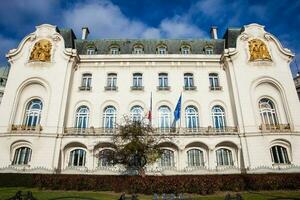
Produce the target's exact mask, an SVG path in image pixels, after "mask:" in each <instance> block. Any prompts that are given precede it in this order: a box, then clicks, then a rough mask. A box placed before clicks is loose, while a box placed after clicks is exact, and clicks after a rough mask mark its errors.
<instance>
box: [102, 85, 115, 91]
mask: <svg viewBox="0 0 300 200" xmlns="http://www.w3.org/2000/svg"><path fill="white" fill-rule="evenodd" d="M104 89H105V90H106V91H117V90H118V87H117V86H105V87H104Z"/></svg>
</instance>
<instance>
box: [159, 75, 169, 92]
mask: <svg viewBox="0 0 300 200" xmlns="http://www.w3.org/2000/svg"><path fill="white" fill-rule="evenodd" d="M158 84H159V87H160V88H166V87H168V74H167V73H160V74H158Z"/></svg>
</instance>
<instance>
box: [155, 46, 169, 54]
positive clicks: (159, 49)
mask: <svg viewBox="0 0 300 200" xmlns="http://www.w3.org/2000/svg"><path fill="white" fill-rule="evenodd" d="M156 53H157V54H167V46H166V45H164V44H162V45H159V46H158V47H157V48H156Z"/></svg>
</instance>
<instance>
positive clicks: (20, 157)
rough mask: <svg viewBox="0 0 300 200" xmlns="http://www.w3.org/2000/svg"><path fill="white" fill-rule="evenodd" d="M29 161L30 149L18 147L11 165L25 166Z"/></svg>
mask: <svg viewBox="0 0 300 200" xmlns="http://www.w3.org/2000/svg"><path fill="white" fill-rule="evenodd" d="M30 159H31V149H30V148H29V147H20V148H18V149H16V151H15V155H14V159H13V161H12V165H27V164H28V163H29V161H30Z"/></svg>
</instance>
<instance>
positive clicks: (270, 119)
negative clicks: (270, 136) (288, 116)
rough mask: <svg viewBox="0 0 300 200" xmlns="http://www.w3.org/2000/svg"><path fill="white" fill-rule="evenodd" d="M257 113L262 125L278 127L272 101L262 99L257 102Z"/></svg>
mask: <svg viewBox="0 0 300 200" xmlns="http://www.w3.org/2000/svg"><path fill="white" fill-rule="evenodd" d="M259 112H260V116H261V120H262V124H265V125H278V118H277V114H276V109H275V105H274V103H273V101H271V100H270V99H268V98H263V99H261V100H260V101H259Z"/></svg>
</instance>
